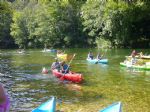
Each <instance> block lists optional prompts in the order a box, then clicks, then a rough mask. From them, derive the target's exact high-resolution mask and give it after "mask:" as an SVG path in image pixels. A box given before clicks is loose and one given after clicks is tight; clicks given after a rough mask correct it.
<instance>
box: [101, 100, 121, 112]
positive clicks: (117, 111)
mask: <svg viewBox="0 0 150 112" xmlns="http://www.w3.org/2000/svg"><path fill="white" fill-rule="evenodd" d="M99 112H122V105H121V102H117V103H114V104H112V105H110V106H108V107H106V108H105V109H104V110H101V111H99Z"/></svg>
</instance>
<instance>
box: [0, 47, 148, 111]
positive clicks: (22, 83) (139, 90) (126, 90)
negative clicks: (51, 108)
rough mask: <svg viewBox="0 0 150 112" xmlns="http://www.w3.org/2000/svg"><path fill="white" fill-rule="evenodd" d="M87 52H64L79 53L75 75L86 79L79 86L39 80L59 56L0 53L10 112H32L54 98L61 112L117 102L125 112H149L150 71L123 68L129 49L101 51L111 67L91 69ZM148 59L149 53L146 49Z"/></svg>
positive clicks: (47, 77) (34, 52)
mask: <svg viewBox="0 0 150 112" xmlns="http://www.w3.org/2000/svg"><path fill="white" fill-rule="evenodd" d="M89 50H92V51H93V53H94V55H95V56H96V54H97V53H98V51H99V50H98V49H66V50H65V52H66V53H68V54H73V53H76V54H77V55H76V56H75V58H74V60H73V61H72V63H71V70H72V71H75V72H79V73H82V74H83V76H84V81H83V82H82V83H81V84H70V83H62V82H60V81H59V80H58V79H57V78H55V77H54V76H53V75H52V74H51V73H50V72H49V74H47V75H43V74H41V70H42V67H47V68H50V65H51V64H52V62H53V61H54V58H55V57H56V54H55V53H43V52H41V51H42V50H40V49H34V50H33V49H31V50H27V51H26V53H25V54H18V53H17V52H16V50H0V81H1V82H2V83H3V84H4V86H5V88H6V90H7V91H8V94H9V96H10V100H11V110H10V112H30V111H31V110H32V109H34V108H36V107H37V106H38V105H40V104H41V103H42V102H45V101H46V100H48V99H49V98H50V97H51V96H55V97H56V98H57V108H56V110H59V112H98V110H101V109H103V108H104V107H106V106H108V105H110V104H111V103H113V102H117V101H121V102H122V106H123V111H124V112H150V71H140V70H131V69H126V68H122V67H120V65H119V63H120V62H122V61H123V60H124V59H125V56H126V55H129V54H130V52H131V50H129V49H113V50H111V49H109V50H104V51H101V52H103V53H102V54H104V55H105V57H106V58H108V59H109V63H108V64H90V63H88V62H87V61H86V56H87V53H88V51H89ZM138 51H143V52H144V53H150V52H149V51H150V49H144V50H143V49H142V50H138Z"/></svg>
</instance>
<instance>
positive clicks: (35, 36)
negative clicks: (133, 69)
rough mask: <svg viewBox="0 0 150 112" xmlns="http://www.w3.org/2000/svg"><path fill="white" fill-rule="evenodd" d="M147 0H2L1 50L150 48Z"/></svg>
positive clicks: (149, 9)
mask: <svg viewBox="0 0 150 112" xmlns="http://www.w3.org/2000/svg"><path fill="white" fill-rule="evenodd" d="M149 5H150V2H149V0H78V1H77V0H1V2H0V48H13V47H20V48H28V47H30V48H39V47H44V46H45V47H47V46H48V47H95V46H98V47H99V48H103V47H124V48H149V46H150V45H149V43H150V39H149V38H150V15H149V12H150V7H149Z"/></svg>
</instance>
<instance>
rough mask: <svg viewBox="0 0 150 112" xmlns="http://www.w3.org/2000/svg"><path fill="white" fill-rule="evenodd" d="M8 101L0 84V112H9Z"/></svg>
mask: <svg viewBox="0 0 150 112" xmlns="http://www.w3.org/2000/svg"><path fill="white" fill-rule="evenodd" d="M9 108H10V101H9V99H8V96H7V95H6V93H5V90H4V87H3V85H2V83H0V112H9Z"/></svg>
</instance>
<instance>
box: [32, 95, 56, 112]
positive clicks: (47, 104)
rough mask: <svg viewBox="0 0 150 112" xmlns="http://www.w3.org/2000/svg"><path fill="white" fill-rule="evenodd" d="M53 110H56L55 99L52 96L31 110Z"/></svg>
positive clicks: (41, 111)
mask: <svg viewBox="0 0 150 112" xmlns="http://www.w3.org/2000/svg"><path fill="white" fill-rule="evenodd" d="M55 110H56V99H55V97H52V98H51V99H50V100H48V101H47V102H45V103H43V104H42V105H40V106H39V107H37V108H36V109H34V110H33V111H32V112H55Z"/></svg>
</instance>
